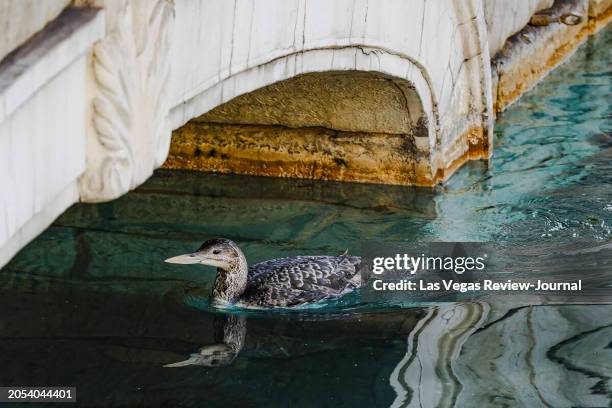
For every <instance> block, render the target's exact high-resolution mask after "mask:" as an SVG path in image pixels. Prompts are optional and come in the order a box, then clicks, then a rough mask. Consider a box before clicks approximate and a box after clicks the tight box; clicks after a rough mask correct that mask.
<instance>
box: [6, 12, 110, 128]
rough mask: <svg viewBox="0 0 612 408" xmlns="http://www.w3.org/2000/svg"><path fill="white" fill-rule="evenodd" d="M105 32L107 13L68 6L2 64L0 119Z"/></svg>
mask: <svg viewBox="0 0 612 408" xmlns="http://www.w3.org/2000/svg"><path fill="white" fill-rule="evenodd" d="M103 35H104V13H103V12H102V11H101V10H99V9H92V8H68V9H66V10H65V11H64V12H63V13H62V14H60V16H59V17H58V18H57V19H56V20H54V21H53V22H51V23H50V24H49V25H48V26H47V27H45V29H44V30H42V31H41V32H39V33H38V34H36V35H35V36H34V37H32V38H31V39H30V40H29V41H28V42H27V43H25V44H24V45H22V46H21V47H19V48H17V49H16V50H15V51H13V52H12V53H10V54H9V55H7V57H6V58H5V59H4V60H3V61H2V63H1V64H0V122H2V121H4V120H5V119H6V118H7V117H8V116H10V115H11V114H12V113H13V112H15V110H17V109H18V108H19V107H20V106H21V105H22V104H23V103H24V102H25V101H27V100H28V99H30V97H31V96H32V95H33V94H34V93H35V92H36V91H37V90H38V89H40V87H42V86H43V85H44V84H46V83H47V82H49V80H50V79H51V78H53V77H54V76H55V75H57V74H58V73H59V72H60V71H62V70H63V69H64V68H66V67H67V66H68V65H70V63H72V62H73V61H74V60H76V59H77V58H78V57H79V56H81V55H83V54H84V53H85V52H87V50H89V49H90V48H91V46H92V44H93V43H94V42H95V41H96V40H98V39H100V38H101V37H102V36H103Z"/></svg>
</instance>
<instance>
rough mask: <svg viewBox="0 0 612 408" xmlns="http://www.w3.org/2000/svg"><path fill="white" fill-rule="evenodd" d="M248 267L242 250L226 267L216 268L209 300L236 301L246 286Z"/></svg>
mask: <svg viewBox="0 0 612 408" xmlns="http://www.w3.org/2000/svg"><path fill="white" fill-rule="evenodd" d="M248 272H249V267H248V264H247V261H246V258H245V256H244V254H243V253H242V252H239V257H238V258H237V259H236V261H235V262H234V263H232V264H231V265H230V266H229V267H228V268H227V269H224V268H217V276H216V278H215V284H214V287H213V291H212V295H211V300H212V301H213V302H215V303H230V304H233V303H236V302H237V301H238V298H240V296H241V295H242V294H243V293H244V291H245V289H246V286H247V279H248Z"/></svg>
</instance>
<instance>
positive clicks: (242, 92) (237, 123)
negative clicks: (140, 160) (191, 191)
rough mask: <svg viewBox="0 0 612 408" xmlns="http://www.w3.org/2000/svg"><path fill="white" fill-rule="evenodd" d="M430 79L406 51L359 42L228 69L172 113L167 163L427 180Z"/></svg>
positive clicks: (431, 142)
mask: <svg viewBox="0 0 612 408" xmlns="http://www.w3.org/2000/svg"><path fill="white" fill-rule="evenodd" d="M430 82H431V81H430V80H429V79H428V76H427V72H426V71H425V70H424V68H423V67H422V66H420V65H419V64H418V63H416V62H415V61H413V60H412V59H410V58H409V57H407V56H403V55H399V54H394V53H391V52H389V51H387V50H385V49H382V48H373V47H367V46H346V47H329V48H325V47H324V48H316V49H312V50H308V51H303V52H298V53H291V54H288V55H284V56H281V57H277V58H274V59H272V60H269V61H267V62H265V63H262V64H259V65H256V66H254V67H252V68H248V69H245V70H242V71H240V72H235V73H232V72H228V73H227V76H226V78H225V79H223V80H219V81H217V83H216V84H214V85H212V86H210V87H209V88H207V89H205V90H203V91H202V92H200V93H197V94H195V95H194V96H192V97H191V98H188V99H187V100H186V102H184V103H183V104H180V105H178V106H177V107H175V108H174V109H172V111H171V122H172V127H173V128H178V129H177V130H176V131H175V132H174V136H173V143H172V148H171V153H170V157H169V159H168V161H167V162H166V166H167V167H171V168H192V169H203V170H206V169H208V170H213V171H220V172H232V173H234V172H235V173H246V174H257V175H270V176H285V177H300V178H317V179H331V180H342V181H360V182H381V183H388V184H413V185H427V186H430V185H433V184H434V183H435V180H434V178H435V173H436V169H433V168H432V164H431V163H432V162H433V160H432V158H433V156H434V155H435V149H436V146H437V142H438V140H437V138H438V135H437V133H438V128H439V127H438V123H437V121H438V117H437V111H436V106H437V104H436V101H435V96H434V94H433V92H432V90H431V86H430ZM363 95H367V98H365V97H363ZM187 122H188V123H187ZM183 125H184V126H183ZM181 126H182V127H181Z"/></svg>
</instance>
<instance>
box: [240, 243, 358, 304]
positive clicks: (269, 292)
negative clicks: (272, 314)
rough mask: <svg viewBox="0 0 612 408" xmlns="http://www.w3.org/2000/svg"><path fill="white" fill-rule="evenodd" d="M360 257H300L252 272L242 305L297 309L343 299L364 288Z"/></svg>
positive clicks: (272, 262)
mask: <svg viewBox="0 0 612 408" xmlns="http://www.w3.org/2000/svg"><path fill="white" fill-rule="evenodd" d="M360 263H361V258H359V257H357V256H348V255H341V256H296V257H290V258H280V259H271V260H268V261H264V262H260V263H258V264H255V265H253V266H251V267H250V268H249V275H248V283H247V288H246V291H245V292H244V294H243V296H242V297H241V299H240V303H243V304H246V305H252V306H285V307H286V306H295V305H299V304H304V303H312V302H316V301H319V300H322V299H326V298H330V297H336V296H340V295H343V294H345V293H347V292H349V291H351V290H353V289H355V288H357V287H359V286H360V285H361V276H360V274H359V270H358V266H359V264H360Z"/></svg>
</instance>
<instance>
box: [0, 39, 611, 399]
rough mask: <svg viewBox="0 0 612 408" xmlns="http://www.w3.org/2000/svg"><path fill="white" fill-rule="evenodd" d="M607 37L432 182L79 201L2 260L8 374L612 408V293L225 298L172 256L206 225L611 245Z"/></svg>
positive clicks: (199, 185) (265, 185)
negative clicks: (256, 307)
mask: <svg viewBox="0 0 612 408" xmlns="http://www.w3.org/2000/svg"><path fill="white" fill-rule="evenodd" d="M611 39H612V30H610V29H607V30H605V31H603V32H602V33H600V34H599V35H597V36H596V37H594V38H591V39H590V40H589V41H588V42H587V44H586V45H585V46H584V47H582V48H581V49H580V50H579V51H578V52H577V54H576V55H575V56H574V57H572V59H571V60H570V61H569V62H568V63H566V64H565V65H564V66H562V67H560V68H559V69H557V70H556V71H554V72H553V73H552V74H551V75H550V76H549V77H548V78H547V79H546V80H544V81H543V82H542V83H540V84H539V85H538V86H537V87H536V88H535V89H534V90H533V91H531V92H530V93H528V94H527V95H525V96H524V97H523V98H522V99H521V101H520V102H519V103H518V104H517V105H515V106H513V107H511V108H510V109H509V110H508V111H507V112H505V113H504V114H503V115H502V117H500V118H499V119H498V123H497V125H496V140H495V143H496V146H495V152H494V156H493V158H492V160H491V163H490V165H489V166H487V165H485V164H484V163H481V162H474V163H469V164H468V165H466V166H465V167H464V168H462V169H461V170H460V171H458V172H457V174H455V175H454V176H453V177H452V178H451V180H449V182H448V183H446V184H445V185H443V186H440V187H439V188H436V189H435V190H427V189H412V188H405V187H394V186H373V185H361V184H342V183H328V182H311V181H304V180H277V179H266V178H257V177H241V176H223V175H205V174H199V173H191V172H175V171H158V172H156V174H155V175H154V177H152V178H151V179H150V180H149V181H148V182H147V183H145V185H143V186H142V187H140V188H139V189H137V190H136V191H134V192H132V193H130V194H127V195H126V196H124V197H121V198H120V199H118V200H116V201H113V202H111V203H105V204H98V205H84V204H79V205H75V206H73V207H72V208H71V209H70V210H69V211H67V212H66V213H65V214H64V215H63V216H62V217H60V219H58V220H57V222H55V223H54V224H53V226H51V227H50V228H49V229H48V230H47V231H45V233H43V234H42V235H41V236H40V237H38V238H37V239H36V240H34V241H33V242H32V243H31V244H30V245H29V246H28V247H27V248H26V249H24V250H23V251H22V252H21V253H20V254H19V255H18V256H17V257H15V259H14V260H13V261H12V262H11V263H10V264H8V265H7V266H6V267H4V268H3V269H2V273H1V279H0V293H1V296H0V310H2V313H1V314H0V347H1V350H2V353H1V354H0V367H2V369H1V370H0V385H74V386H77V387H78V393H77V395H78V398H79V405H80V406H130V407H132V406H168V407H183V406H189V407H197V406H223V407H227V406H279V407H281V406H282V407H285V406H296V407H300V406H303V407H311V406H322V407H323V406H330V407H331V406H333V407H336V406H364V407H372V406H389V405H392V406H406V407H412V406H415V407H416V406H426V407H429V406H442V407H451V406H456V407H476V406H477V407H485V406H517V407H540V406H549V407H570V406H590V407H591V406H593V407H594V406H610V404H611V401H612V384H611V383H610V381H611V378H612V347H611V344H610V339H611V338H612V306H611V305H606V304H602V305H596V304H582V305H569V304H556V305H551V304H540V303H537V304H534V303H533V302H521V301H518V299H511V298H508V297H499V298H497V297H488V298H487V299H481V300H471V301H464V302H446V303H434V304H431V303H430V304H418V305H417V304H414V303H410V302H395V303H384V302H380V303H377V304H373V305H364V304H363V303H362V301H361V300H360V298H359V296H358V294H355V295H350V296H349V297H348V298H346V299H343V300H341V301H338V302H337V303H332V304H328V305H326V306H325V307H323V308H309V309H304V310H298V311H244V310H216V309H213V308H211V307H209V306H208V304H207V301H206V295H207V294H208V293H209V292H210V289H211V285H212V280H213V273H212V269H206V268H201V267H198V266H185V267H180V266H175V265H168V264H165V263H163V259H165V258H167V257H169V256H172V255H176V254H180V253H185V252H188V251H190V250H193V249H195V248H197V247H198V246H199V245H200V244H201V242H202V241H204V240H205V239H207V238H209V237H212V236H224V237H228V238H231V239H233V240H235V241H237V242H238V243H239V244H240V246H241V248H242V249H243V251H244V252H245V254H246V256H247V259H248V260H249V262H251V263H254V262H258V261H262V260H265V259H270V258H276V257H283V256H291V255H301V254H330V255H333V254H340V253H342V252H344V251H345V250H346V249H348V250H349V251H350V253H352V254H359V251H360V250H361V244H362V243H363V242H364V241H369V240H374V241H378V242H383V243H388V244H398V243H400V244H402V243H403V244H405V243H412V242H417V241H420V242H429V241H464V242H470V241H481V242H491V243H495V244H496V245H498V246H503V247H505V248H507V249H508V253H512V254H513V256H516V259H517V261H516V264H517V265H518V266H519V267H522V265H524V266H525V268H527V267H528V266H529V263H530V257H533V256H534V251H535V249H534V248H535V247H536V246H537V247H538V248H544V247H546V246H548V247H550V248H566V247H568V248H569V247H571V246H572V245H574V244H580V247H581V248H582V249H581V250H583V251H586V252H585V253H587V254H588V253H590V252H588V251H589V250H593V252H592V253H593V254H594V255H593V256H594V257H598V255H596V253H597V252H596V251H595V249H597V248H602V247H607V246H609V245H610V241H611V240H610V237H611V230H610V228H611V227H610V225H611V223H612V188H610V186H611V185H612V160H610V158H611V157H612V142H611V131H612V125H611V122H610V118H611V116H612V114H611V110H610V106H611V105H612V103H610V102H611V101H610V95H612V93H611V91H612V89H611V88H612V85H611V75H612V73H611V72H610V68H609V66H610V53H611V52H612V51H611V48H610V47H609V46H607V44H609V43H610V40H611ZM536 255H537V254H536ZM597 259H599V258H597ZM565 266H566V268H565V269H564V270H567V273H568V274H573V275H572V276H579V275H580V274H581V273H583V272H584V271H583V269H582V268H581V267H580V265H578V264H577V265H576V266H575V267H574V266H573V264H568V265H565ZM601 279H602V280H601V282H604V281H605V282H607V281H606V280H605V279H608V280H609V276H603V275H602V276H601ZM601 282H600V283H601ZM185 361H187V362H186V363H185ZM179 362H184V363H182V364H179V365H181V367H175V368H165V367H164V365H168V364H175V363H179ZM192 363H193V364H192Z"/></svg>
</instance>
